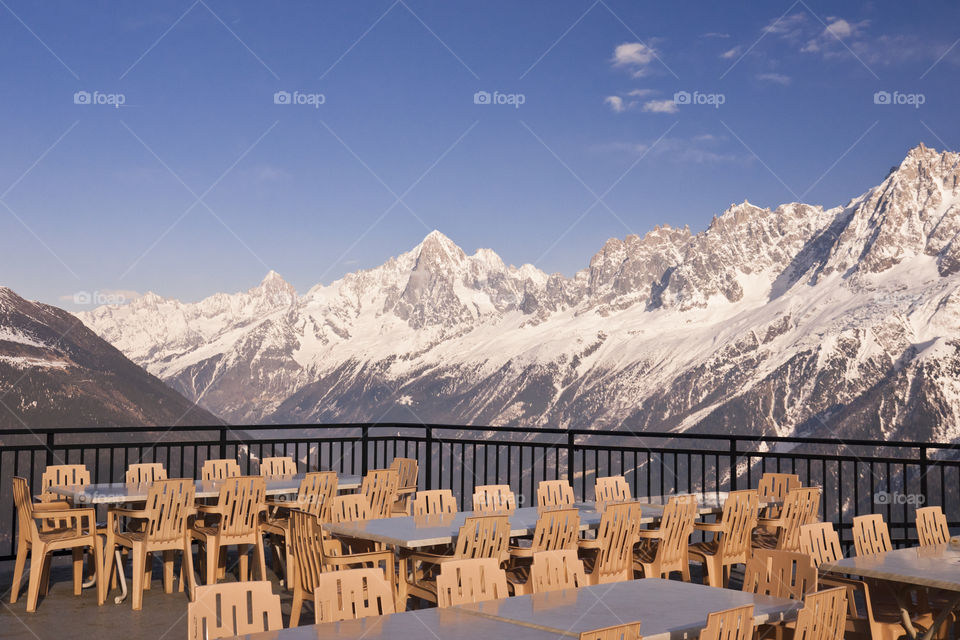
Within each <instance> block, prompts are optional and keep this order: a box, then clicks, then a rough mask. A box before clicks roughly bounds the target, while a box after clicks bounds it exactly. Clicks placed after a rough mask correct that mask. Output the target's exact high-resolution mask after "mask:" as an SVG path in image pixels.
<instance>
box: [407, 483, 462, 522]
mask: <svg viewBox="0 0 960 640" xmlns="http://www.w3.org/2000/svg"><path fill="white" fill-rule="evenodd" d="M410 512H411V513H410V515H414V516H432V515H437V514H444V513H456V512H457V499H456V498H454V497H453V492H452V491H450V489H432V490H430V491H417V492H416V493H415V494H413V499H412V500H411V502H410Z"/></svg>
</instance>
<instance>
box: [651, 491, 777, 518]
mask: <svg viewBox="0 0 960 640" xmlns="http://www.w3.org/2000/svg"><path fill="white" fill-rule="evenodd" d="M677 495H690V494H672V495H665V496H647V497H645V498H637V502H641V503H643V504H644V505H650V507H652V508H659V509H660V510H661V511H662V510H663V508H664V507H666V506H667V502H669V501H670V498H674V497H676V496H677ZM692 495H695V496H697V513H698V514H700V515H702V516H710V515H713V516H718V515H720V514H722V513H723V503H724V502H726V501H727V497H728V496H729V495H730V492H729V491H708V492H706V493H695V494H692ZM782 504H783V500H780V499H777V498H764V497H761V498H760V508H761V509H762V508H764V507H771V506H780V505H782Z"/></svg>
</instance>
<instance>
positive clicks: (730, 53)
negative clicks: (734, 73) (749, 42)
mask: <svg viewBox="0 0 960 640" xmlns="http://www.w3.org/2000/svg"><path fill="white" fill-rule="evenodd" d="M739 54H740V47H739V46H737V47H734V48H733V49H727V50H726V51H724V52H723V53H721V54H720V57H721V58H723V59H724V60H729V59H730V58H733V57H734V56H737V55H739Z"/></svg>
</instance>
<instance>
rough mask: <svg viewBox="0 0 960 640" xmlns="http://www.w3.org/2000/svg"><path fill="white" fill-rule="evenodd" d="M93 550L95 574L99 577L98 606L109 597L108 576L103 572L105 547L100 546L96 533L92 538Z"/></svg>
mask: <svg viewBox="0 0 960 640" xmlns="http://www.w3.org/2000/svg"><path fill="white" fill-rule="evenodd" d="M90 543H91V546H92V549H91V551H92V552H93V553H92V554H91V555H92V558H93V575H94V576H95V577H96V579H97V606H98V607H100V606H103V603H104V602H105V601H106V599H107V589H106V584H107V578H106V576H105V575H104V573H103V548H102V547H101V546H100V536H98V535H96V534H94V535H93V537H92V539H91V540H90Z"/></svg>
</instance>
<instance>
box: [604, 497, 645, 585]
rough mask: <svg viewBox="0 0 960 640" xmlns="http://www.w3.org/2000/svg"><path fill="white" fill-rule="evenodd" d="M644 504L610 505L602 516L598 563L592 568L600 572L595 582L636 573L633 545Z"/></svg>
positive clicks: (612, 579)
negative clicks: (634, 569)
mask: <svg viewBox="0 0 960 640" xmlns="http://www.w3.org/2000/svg"><path fill="white" fill-rule="evenodd" d="M640 514H641V505H640V503H639V502H619V503H614V504H607V506H606V507H605V508H604V510H603V515H602V516H600V527H599V528H598V529H597V540H600V541H601V542H600V549H599V550H598V551H597V562H596V566H595V567H594V569H593V571H594V572H595V573H596V572H598V576H597V579H596V580H594V582H595V583H603V582H616V581H620V580H627V579H629V578H630V577H631V575H632V572H633V545H634V543H636V541H637V529H639V527H640V524H639V522H640Z"/></svg>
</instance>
